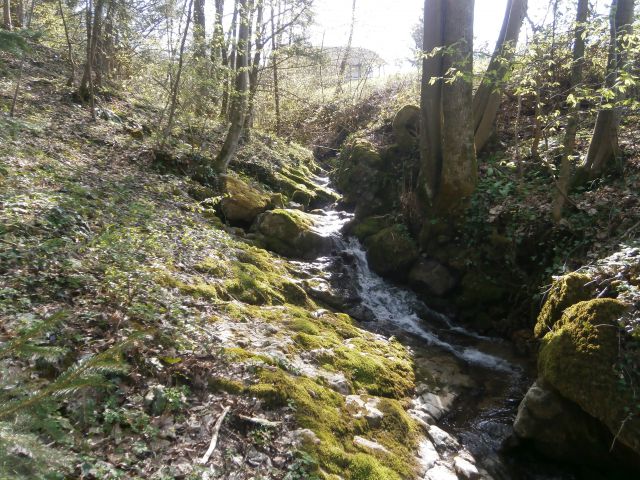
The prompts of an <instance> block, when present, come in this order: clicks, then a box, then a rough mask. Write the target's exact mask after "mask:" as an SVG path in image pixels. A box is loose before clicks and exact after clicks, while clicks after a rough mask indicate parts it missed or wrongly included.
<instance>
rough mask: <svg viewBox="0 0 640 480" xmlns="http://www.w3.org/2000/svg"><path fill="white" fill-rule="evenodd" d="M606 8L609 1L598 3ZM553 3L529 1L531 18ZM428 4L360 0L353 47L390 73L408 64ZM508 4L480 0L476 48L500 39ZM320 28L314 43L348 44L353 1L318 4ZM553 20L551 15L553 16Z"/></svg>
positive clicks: (538, 16) (315, 30)
mask: <svg viewBox="0 0 640 480" xmlns="http://www.w3.org/2000/svg"><path fill="white" fill-rule="evenodd" d="M595 3H596V4H598V6H600V7H602V5H603V4H605V3H606V4H607V5H608V3H609V2H608V0H599V1H597V2H595ZM549 4H550V2H549V0H529V12H530V13H529V15H530V17H531V18H532V19H534V20H535V21H539V20H541V19H543V18H544V17H545V15H546V13H547V9H548V6H549ZM423 5H424V0H358V4H357V20H356V22H357V23H356V28H355V32H354V39H353V45H354V46H356V47H366V48H369V49H371V50H374V51H375V52H377V53H378V54H379V55H381V56H382V57H383V58H384V59H385V60H386V61H387V62H388V63H389V68H388V71H389V70H394V69H395V67H396V65H397V64H405V67H406V60H407V59H408V58H409V57H410V56H411V48H412V46H413V40H412V38H411V30H412V27H413V26H414V25H415V24H416V23H417V22H418V21H419V19H420V16H421V14H422V7H423ZM505 6H506V0H476V11H475V36H476V45H475V48H476V49H478V48H483V46H487V47H488V49H489V50H492V49H493V45H494V43H495V41H496V38H497V37H498V33H499V31H500V26H501V24H502V19H503V16H504V10H505ZM314 11H315V18H316V25H315V26H314V27H313V32H312V41H313V43H314V44H315V45H320V44H322V41H323V37H324V45H325V46H327V47H334V46H340V45H343V44H345V43H346V41H347V37H348V34H349V33H348V32H349V23H350V21H351V1H350V0H315V6H314ZM549 18H550V15H549Z"/></svg>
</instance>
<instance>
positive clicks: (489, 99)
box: [473, 0, 528, 152]
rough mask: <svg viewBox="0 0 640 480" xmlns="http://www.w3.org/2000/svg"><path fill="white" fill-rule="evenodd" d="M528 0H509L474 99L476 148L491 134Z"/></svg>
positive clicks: (480, 146)
mask: <svg viewBox="0 0 640 480" xmlns="http://www.w3.org/2000/svg"><path fill="white" fill-rule="evenodd" d="M527 6H528V1H527V0H509V1H508V2H507V9H506V12H505V16H504V20H503V23H502V29H501V30H500V36H499V37H498V41H497V43H496V48H495V50H494V52H493V56H492V57H491V61H490V63H489V67H488V68H487V71H486V73H485V75H484V77H483V79H482V82H481V83H480V86H479V87H478V90H477V91H476V94H475V96H474V98H473V119H474V129H475V144H476V150H477V151H478V152H479V151H480V150H482V149H483V148H484V146H485V145H486V143H487V141H488V140H489V138H490V137H491V135H492V133H493V129H494V123H495V119H496V115H497V113H498V108H499V107H500V100H501V98H502V91H503V89H504V81H505V78H506V76H507V74H508V73H509V69H510V68H511V65H512V63H513V58H514V56H515V49H516V45H517V43H518V37H519V36H520V28H521V26H522V22H523V20H524V18H525V16H526V15H527Z"/></svg>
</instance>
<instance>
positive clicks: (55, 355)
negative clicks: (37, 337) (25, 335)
mask: <svg viewBox="0 0 640 480" xmlns="http://www.w3.org/2000/svg"><path fill="white" fill-rule="evenodd" d="M67 352H68V350H67V349H66V348H64V347H51V346H46V345H32V344H29V343H26V344H23V345H21V346H20V348H19V349H18V350H16V351H15V356H16V357H21V358H28V359H31V360H46V361H47V362H55V361H56V360H60V359H61V358H62V357H64V356H65V354H66V353H67Z"/></svg>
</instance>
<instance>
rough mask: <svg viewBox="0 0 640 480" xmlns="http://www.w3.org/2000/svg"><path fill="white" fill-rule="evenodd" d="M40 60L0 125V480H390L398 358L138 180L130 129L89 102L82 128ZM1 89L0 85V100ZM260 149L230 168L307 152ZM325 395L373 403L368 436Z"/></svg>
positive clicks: (399, 407)
mask: <svg viewBox="0 0 640 480" xmlns="http://www.w3.org/2000/svg"><path fill="white" fill-rule="evenodd" d="M46 53H47V52H40V55H36V56H35V57H34V58H30V59H28V60H27V61H26V62H25V63H24V72H23V76H22V86H21V92H20V95H19V101H18V105H17V110H16V115H15V118H11V117H9V116H8V115H7V114H4V113H3V114H2V115H1V116H0V317H1V318H2V322H0V362H1V363H0V365H1V374H0V386H1V387H2V393H1V395H2V397H1V398H2V399H3V401H6V402H7V403H6V404H5V406H6V407H7V408H4V407H0V451H2V452H3V453H2V454H1V455H0V457H1V458H0V466H1V467H2V468H3V469H4V470H5V471H7V472H11V473H12V475H14V476H15V478H66V477H65V475H71V476H72V478H83V479H107V478H109V479H111V478H127V479H129V478H145V479H147V478H157V479H160V478H163V479H164V478H225V479H245V478H247V479H248V478H287V479H298V478H299V479H311V478H315V476H316V474H319V473H321V472H323V475H329V478H338V477H336V476H331V474H334V475H335V474H338V473H342V472H346V473H345V474H346V475H347V478H354V479H356V478H380V479H382V478H384V479H393V478H399V475H403V476H407V475H410V472H412V471H413V469H414V468H415V458H414V457H415V455H414V452H415V450H414V448H417V447H416V445H417V436H418V435H417V428H416V425H415V423H414V422H413V421H412V420H411V419H410V418H409V417H408V416H407V415H406V413H405V409H404V407H403V404H404V403H403V402H405V400H406V398H407V397H408V393H409V392H410V391H411V390H412V389H413V386H414V385H413V372H412V369H411V363H410V360H409V358H410V356H409V355H410V354H409V352H408V351H407V350H406V349H405V348H404V347H402V346H401V345H400V344H399V343H397V342H395V341H393V340H389V339H385V338H384V337H381V336H379V335H375V334H373V333H369V332H367V331H364V330H362V329H360V328H358V327H357V325H356V324H355V323H354V321H353V320H351V319H350V318H349V317H347V316H346V315H342V314H336V313H332V312H330V311H328V310H326V309H323V308H320V307H319V306H318V305H316V304H315V303H314V302H313V301H312V300H311V299H310V298H309V297H307V295H306V294H305V292H304V291H303V290H302V289H301V288H300V287H299V285H298V281H297V280H296V279H295V275H296V273H295V266H294V265H292V263H291V262H289V261H287V260H285V259H283V258H281V257H278V256H276V255H273V254H271V253H269V252H267V251H265V250H262V249H260V248H256V247H254V246H253V245H252V242H251V241H250V240H248V239H247V238H245V232H244V231H243V230H242V229H239V228H234V227H228V226H225V225H223V224H222V222H221V221H220V219H219V218H218V217H217V216H216V215H215V212H214V211H213V209H212V204H211V201H209V200H207V198H208V197H210V196H211V194H210V190H208V189H207V188H205V187H203V186H202V185H201V184H198V183H197V182H194V181H193V180H191V179H189V178H187V177H184V176H180V175H173V174H161V173H158V171H157V170H156V169H155V168H154V165H153V158H154V155H153V154H152V148H153V147H154V145H153V143H152V140H151V139H150V138H149V137H147V136H145V133H144V132H145V131H146V129H145V128H144V125H145V124H146V123H148V122H149V121H150V119H149V117H148V116H147V114H148V112H147V111H145V110H144V109H142V108H140V107H135V106H134V105H132V103H130V102H128V101H125V100H122V99H118V98H111V99H110V100H108V101H107V100H105V99H103V100H101V101H100V102H99V115H98V117H99V118H98V120H97V121H96V122H92V121H91V119H90V115H89V112H88V111H87V108H86V107H83V106H81V105H79V104H77V103H75V102H74V101H73V98H72V92H71V90H70V89H69V88H67V87H65V86H64V76H63V74H62V72H61V71H58V70H57V67H56V65H57V62H52V61H51V59H49V58H46ZM3 60H6V61H7V65H8V67H9V71H12V72H13V73H15V72H16V70H17V68H18V66H19V62H18V61H17V60H15V59H11V58H4V59H3ZM13 87H14V83H13V82H12V81H9V79H8V78H4V79H2V80H0V97H1V98H2V99H3V101H4V102H7V103H9V102H10V100H11V98H12V95H13ZM265 142H266V141H260V140H255V141H254V143H253V144H250V145H249V146H246V147H245V149H244V152H241V154H245V155H247V154H251V153H252V148H255V151H259V152H260V154H262V155H263V158H262V161H263V162H264V163H265V164H266V165H272V166H273V165H278V164H280V165H283V164H290V163H293V164H297V165H300V164H305V165H307V166H308V167H309V168H315V166H314V164H313V158H312V156H311V154H310V152H307V151H305V150H304V149H302V148H299V147H294V146H291V145H288V144H286V143H284V142H282V141H280V140H275V139H271V140H269V142H268V143H269V145H270V147H267V146H265V145H266V143H265ZM258 143H260V145H258ZM265 152H267V153H268V154H267V155H266V156H265ZM174 153H175V154H176V156H178V155H179V153H178V152H174ZM254 153H255V152H254ZM269 155H271V157H270V156H269ZM271 168H273V167H271ZM276 168H277V167H276ZM245 179H246V180H247V181H250V182H251V181H252V179H250V178H246V177H245ZM203 192H204V193H203ZM203 196H204V197H205V198H203ZM194 197H197V199H196V198H194ZM314 352H315V353H314ZM95 359H103V360H104V359H108V360H109V361H110V362H111V366H110V368H107V367H106V366H105V367H104V369H103V370H104V374H102V371H101V368H102V365H103V364H104V365H106V364H107V363H108V362H103V363H101V364H100V368H97V367H96V368H95V369H94V370H95V371H96V374H99V375H98V376H101V377H103V378H102V379H101V380H103V382H99V383H101V385H100V386H99V387H98V386H95V387H91V388H84V389H80V388H79V386H81V385H80V384H82V383H83V381H86V384H87V385H92V383H91V381H92V380H95V378H93V377H91V378H87V379H83V378H76V380H78V381H77V382H76V383H74V384H71V383H70V382H68V381H67V380H68V378H69V375H72V374H73V372H75V371H78V369H81V368H82V366H83V365H85V366H86V365H91V362H94V364H95V365H97V363H96V360H95ZM98 363H99V362H98ZM116 364H117V365H116ZM303 370H304V373H303ZM99 380H100V379H99ZM104 381H106V384H104ZM65 382H66V383H65ZM332 382H333V384H335V385H332ZM336 385H337V386H336ZM335 390H341V391H342V392H343V394H339V393H336V391H335ZM345 393H359V394H364V395H368V394H372V395H377V396H379V397H380V399H379V406H378V408H379V409H380V410H381V411H382V412H384V414H385V420H384V421H383V422H382V424H378V425H375V426H369V425H367V422H366V421H365V420H364V419H363V418H362V415H355V416H354V413H353V412H349V411H347V407H346V405H345V395H344V394H345ZM69 394H71V395H69ZM29 398H41V400H42V401H39V402H33V403H29V400H28V399H29ZM14 405H18V407H17V409H16V410H11V408H12V407H13V406H14ZM227 408H228V409H229V413H228V415H227V417H226V418H225V421H224V422H223V423H222V427H221V429H220V433H219V439H218V444H217V445H218V446H217V448H216V450H215V451H214V452H213V455H212V456H211V459H210V460H209V461H208V462H207V463H206V465H201V464H200V459H201V458H202V457H203V455H204V454H205V452H206V451H207V448H208V446H209V442H210V440H211V438H212V434H213V433H214V432H215V430H216V429H215V427H214V426H215V424H216V422H217V421H218V420H219V419H221V415H222V414H223V412H224V411H225V409H227ZM16 412H18V414H17V416H16ZM356 435H362V436H366V437H367V438H368V439H369V440H370V441H373V442H380V444H382V445H383V447H382V448H384V449H385V451H386V452H387V454H380V453H379V452H378V453H377V454H376V452H372V451H371V450H370V447H358V446H357V445H355V444H354V443H353V439H354V436H356ZM320 442H322V444H321V446H318V445H319V444H320ZM389 451H391V452H392V453H393V454H392V455H391V454H388V452H389ZM318 464H320V466H321V468H319V466H318ZM314 472H315V473H314ZM47 475H48V476H47Z"/></svg>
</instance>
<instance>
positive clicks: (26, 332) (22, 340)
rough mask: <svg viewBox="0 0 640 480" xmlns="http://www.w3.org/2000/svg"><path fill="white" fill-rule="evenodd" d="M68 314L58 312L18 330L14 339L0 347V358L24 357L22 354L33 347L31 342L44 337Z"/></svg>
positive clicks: (63, 311)
mask: <svg viewBox="0 0 640 480" xmlns="http://www.w3.org/2000/svg"><path fill="white" fill-rule="evenodd" d="M67 316H68V312H67V311H66V310H60V311H59V312H56V313H54V314H53V315H51V316H50V317H48V318H45V319H41V320H36V321H34V322H32V323H31V324H30V325H28V326H26V327H25V328H22V329H19V330H18V332H17V336H16V338H14V339H13V340H10V341H8V342H6V343H5V344H3V345H0V358H4V357H7V356H10V355H15V356H23V357H24V356H26V355H23V353H24V352H26V351H27V350H29V349H30V348H32V347H34V345H32V344H31V342H32V341H33V340H34V339H37V338H39V337H41V336H42V335H44V334H45V333H46V332H47V331H49V330H52V329H54V328H55V327H57V326H58V325H59V324H60V322H62V321H63V320H64V319H66V318H67ZM44 348H59V347H44Z"/></svg>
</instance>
